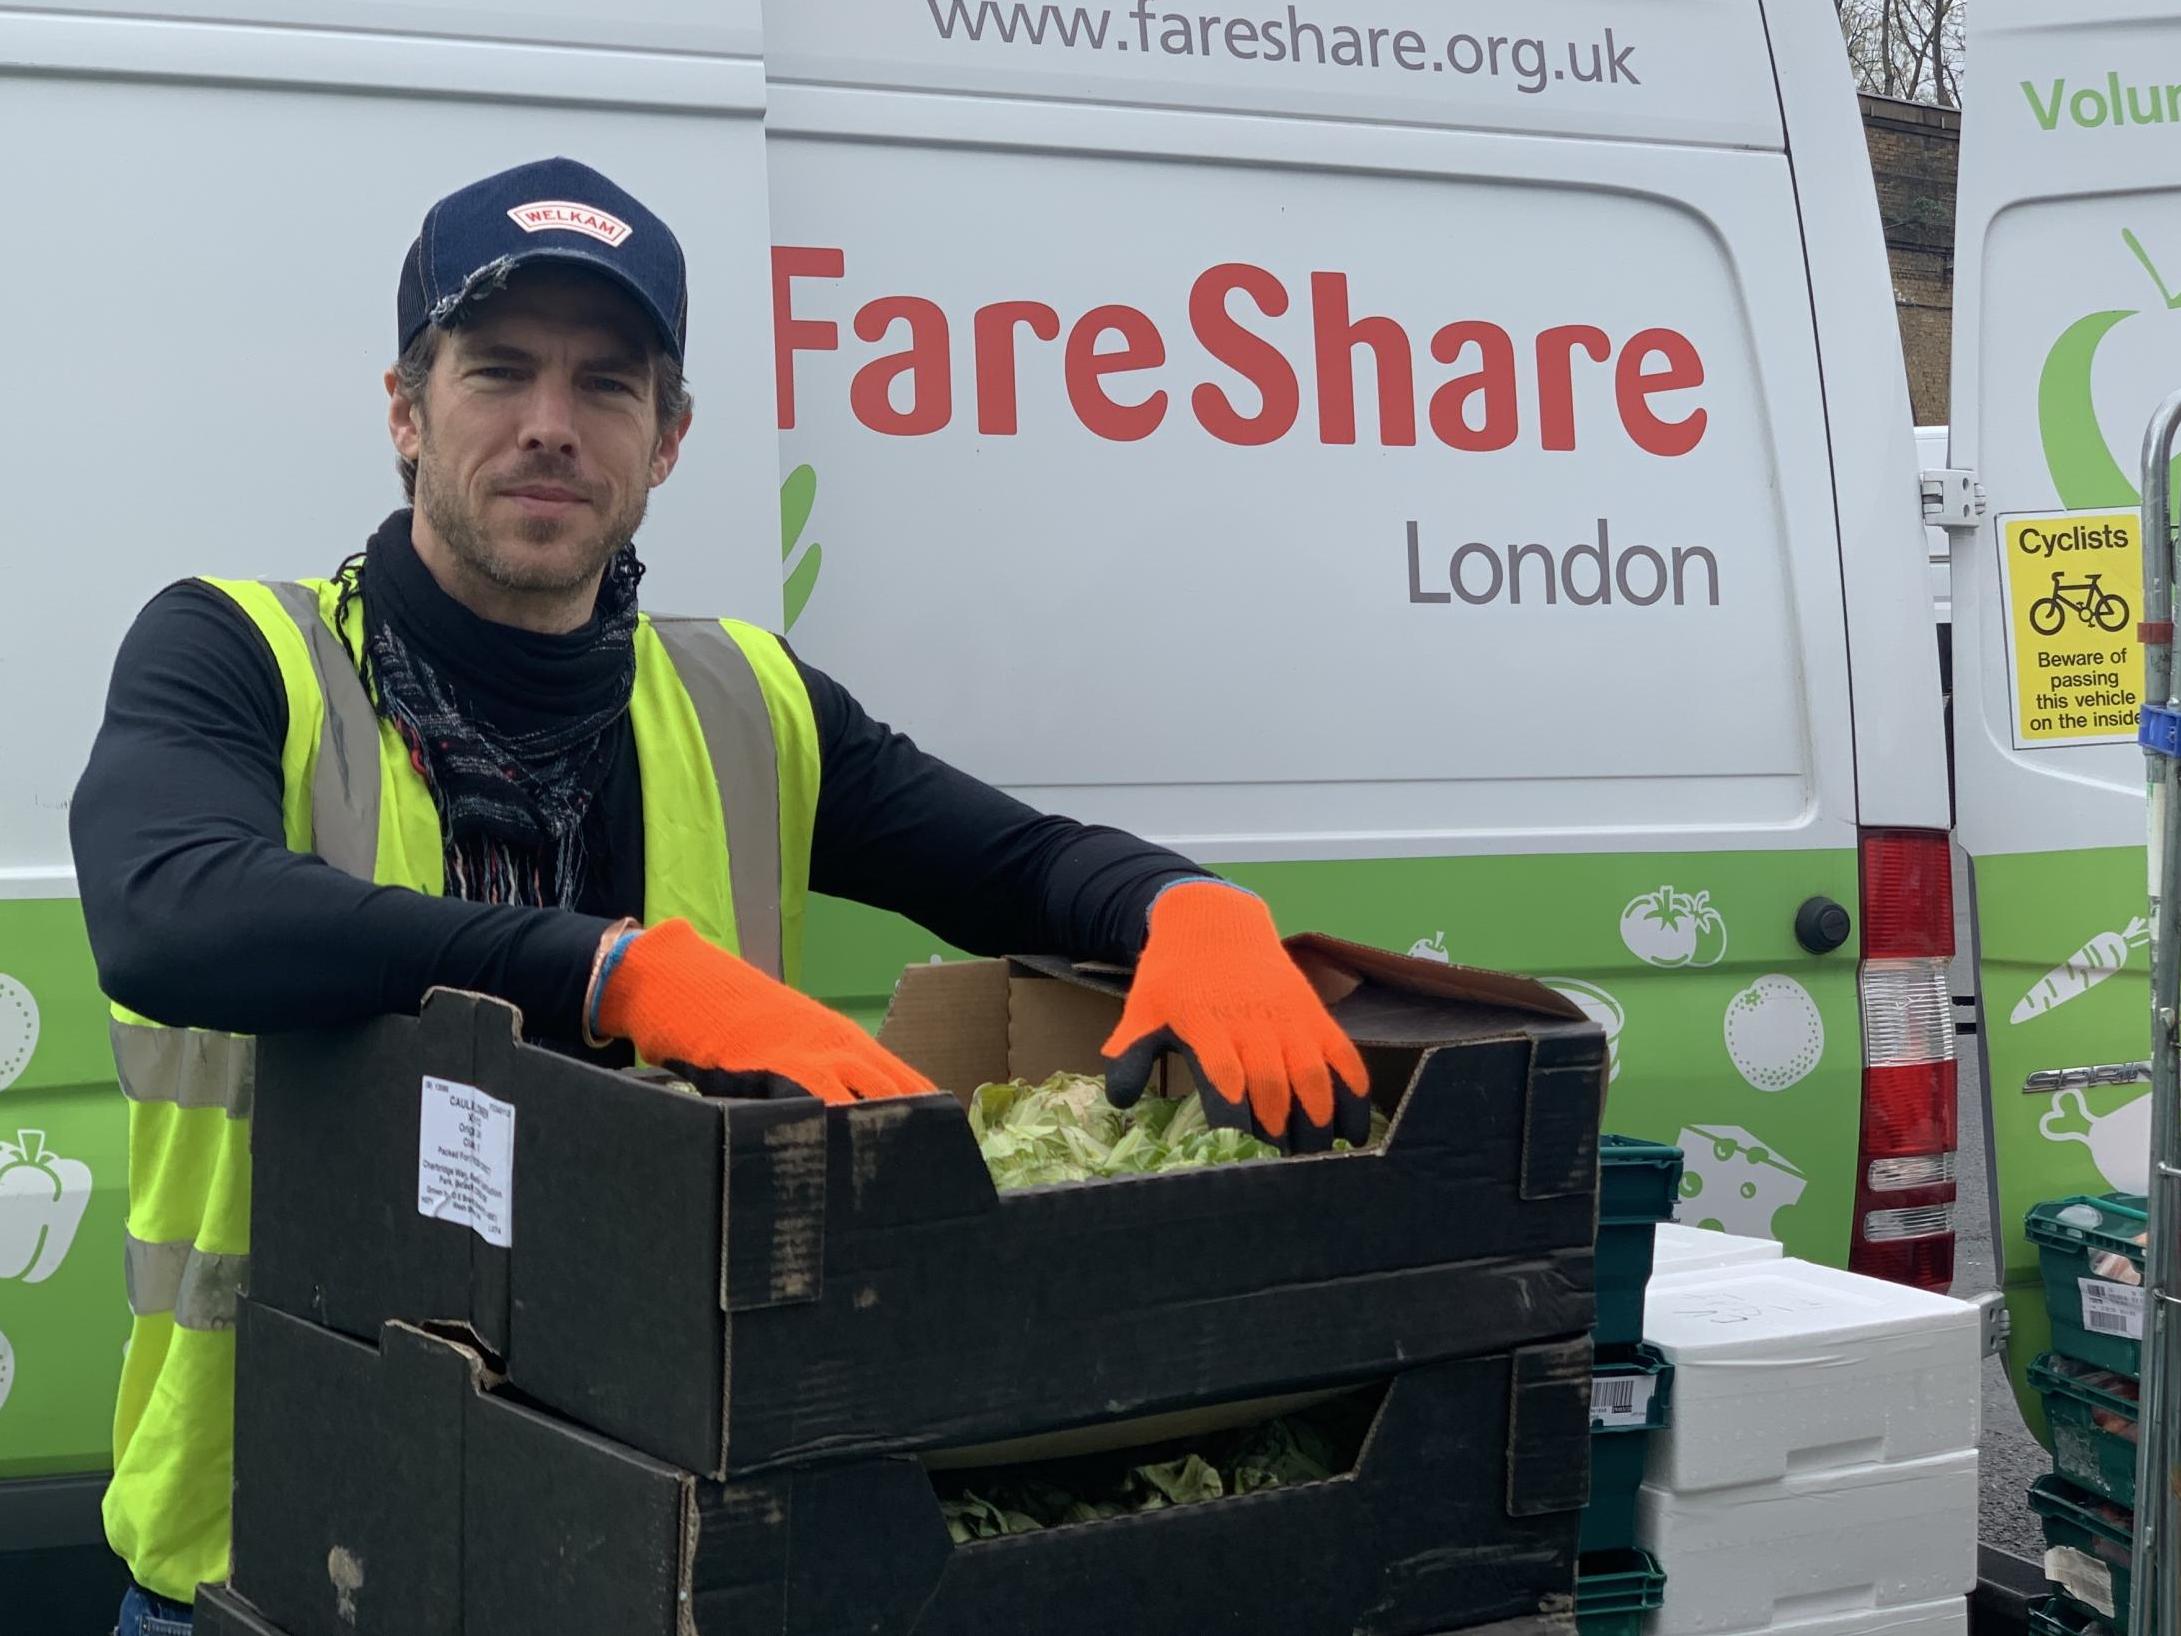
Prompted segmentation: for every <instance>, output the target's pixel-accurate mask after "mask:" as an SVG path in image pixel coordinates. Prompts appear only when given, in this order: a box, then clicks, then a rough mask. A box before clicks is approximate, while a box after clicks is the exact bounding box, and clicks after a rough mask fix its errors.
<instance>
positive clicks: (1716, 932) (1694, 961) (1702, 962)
mask: <svg viewBox="0 0 2181 1636" xmlns="http://www.w3.org/2000/svg"><path fill="white" fill-rule="evenodd" d="M1689 914H1690V917H1691V918H1692V919H1693V920H1694V921H1695V922H1696V952H1695V953H1694V954H1692V955H1690V956H1689V964H1690V965H1692V966H1716V965H1718V964H1719V962H1720V961H1722V960H1724V959H1725V958H1726V957H1727V923H1726V921H1725V920H1724V919H1723V918H1722V917H1721V916H1720V913H1719V911H1718V910H1717V909H1714V908H1713V907H1712V906H1711V894H1710V893H1709V892H1699V893H1697V894H1696V896H1695V897H1694V898H1693V899H1691V900H1690V903H1689Z"/></svg>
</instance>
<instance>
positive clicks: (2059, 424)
mask: <svg viewBox="0 0 2181 1636" xmlns="http://www.w3.org/2000/svg"><path fill="white" fill-rule="evenodd" d="M2120 236H2121V240H2122V242H2123V243H2125V244H2126V245H2127V246H2128V249H2129V252H2130V253H2131V254H2132V255H2134V257H2135V258H2136V260H2137V261H2139V262H2141V263H2142V264H2143V270H2144V271H2145V272H2146V273H2148V274H2150V276H2151V283H2152V284H2153V285H2154V286H2155V287H2156V288H2157V290H2158V294H2159V298H2160V300H2161V301H2162V302H2163V303H2164V305H2165V310H2166V311H2168V312H2172V311H2173V310H2174V309H2175V308H2176V307H2181V296H2177V295H2175V294H2174V293H2173V292H2171V291H2170V290H2168V289H2167V288H2166V281H2165V280H2164V279H2163V278H2161V277H2160V276H2159V272H2158V269H2157V268H2156V267H2155V266H2153V265H2152V264H2151V258H2150V256H2149V254H2148V253H2147V252H2146V251H2145V250H2144V248H2143V241H2142V240H2140V239H2138V238H2137V237H2136V235H2135V234H2134V233H2133V232H2132V231H2130V230H2128V229H2125V228H2124V229H2123V230H2122V231H2121V235H2120ZM2141 310H2142V309H2140V308H2137V307H2121V308H2115V309H2113V310H2111V311H2107V312H2094V313H2091V314H2089V315H2088V316H2086V317H2083V318H2078V319H2077V320H2076V321H2075V322H2074V323H2072V324H2070V325H2069V326H2068V327H2067V328H2066V330H2064V331H2063V332H2062V333H2061V335H2060V338H2059V339H2058V340H2057V341H2055V342H2054V343H2053V344H2052V350H2051V351H2050V352H2049V353H2047V354H2046V355H2045V367H2044V369H2043V371H2042V373H2041V374H2040V375H2039V376H2038V381H2037V432H2038V436H2039V438H2040V439H2042V441H2043V443H2044V447H2045V465H2046V467H2047V468H2048V469H2049V470H2050V471H2051V473H2052V483H2053V487H2054V488H2055V489H2057V490H2058V491H2059V495H2060V504H2061V505H2062V506H2064V507H2066V508H2067V509H2068V510H2070V511H2095V510H2099V509H2103V508H2107V507H2119V506H2132V505H2136V504H2139V503H2140V502H2141V500H2142V495H2141V494H2140V493H2139V492H2138V491H2137V488H2136V480H2135V478H2134V476H2133V475H2132V474H2131V473H2129V472H2128V471H2126V470H2124V469H2123V468H2122V466H2121V464H2120V462H2119V461H2117V460H2115V459H2114V458H2113V450H2112V446H2111V445H2110V444H2109V443H2107V442H2106V439H2105V433H2104V432H2103V431H2102V430H2101V429H2100V428H2099V426H2098V410H2097V405H2096V403H2095V402H2094V401H2093V399H2092V395H2091V374H2092V370H2093V367H2094V366H2095V365H2096V363H2097V358H2098V349H2099V347H2101V346H2102V345H2104V343H2105V338H2106V337H2107V336H2108V335H2110V334H2112V333H2113V331H2114V330H2116V329H2118V328H2119V327H2120V326H2121V325H2123V324H2125V323H2126V322H2127V321H2128V320H2129V319H2131V318H2134V317H2136V316H2138V315H2139V313H2140V312H2141ZM2143 412H2144V417H2145V418H2148V416H2149V414H2150V406H2149V405H2148V404H2146V405H2145V406H2144V411H2143ZM2175 467H2176V471H2177V472H2181V461H2177V462H2175Z"/></svg>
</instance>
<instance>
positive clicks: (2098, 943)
mask: <svg viewBox="0 0 2181 1636" xmlns="http://www.w3.org/2000/svg"><path fill="white" fill-rule="evenodd" d="M2150 942H2151V928H2150V923H2149V922H2148V921H2146V920H2144V919H2143V917H2142V916H2140V915H2138V916H2137V917H2136V918H2135V919H2133V920H2131V921H2129V922H2128V925H2127V927H2126V928H2125V929H2124V930H2122V931H2117V932H2100V933H2098V935H2097V936H2096V937H2093V938H2092V939H2091V940H2090V941H2089V942H2087V943H2085V944H2084V945H2083V946H2082V947H2081V948H2079V949H2077V950H2076V951H2075V952H2074V953H2073V954H2071V955H2069V956H2068V957H2067V963H2066V964H2065V965H2059V966H2054V967H2053V968H2052V970H2050V971H2048V972H2046V973H2045V975H2044V976H2042V977H2040V978H2039V979H2038V980H2037V981H2036V982H2035V983H2033V984H2031V985H2030V991H2029V992H2028V993H2027V994H2025V995H2023V996H2022V1000H2021V1003H2020V1004H2018V1005H2017V1006H2016V1007H2015V1008H2014V1014H2013V1016H2012V1017H2011V1018H2010V1019H2009V1020H2010V1021H2012V1022H2017V1023H2026V1022H2028V1021H2029V1020H2030V1019H2031V1018H2032V1017H2041V1016H2043V1015H2044V1014H2045V1013H2046V1012H2048V1011H2056V1010H2058V1009H2059V1008H2060V1007H2061V1006H2063V1005H2066V1004H2067V1002H2068V1001H2070V1000H2073V999H2076V998H2078V997H2080V996H2081V995H2084V994H2088V993H2089V992H2090V991H2091V990H2092V989H2094V988H2096V987H2097V986H2098V985H2099V984H2100V983H2102V982H2104V981H2105V980H2106V979H2107V978H2108V977H2110V976H2112V975H2113V974H2114V973H2115V972H2117V971H2120V970H2122V969H2124V968H2125V967H2126V966H2127V964H2128V951H2129V950H2130V949H2141V948H2148V947H2149V946H2150Z"/></svg>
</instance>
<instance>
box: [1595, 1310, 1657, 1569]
mask: <svg viewBox="0 0 2181 1636" xmlns="http://www.w3.org/2000/svg"><path fill="white" fill-rule="evenodd" d="M1673 1396H1674V1366H1673V1365H1672V1364H1671V1363H1669V1362H1667V1361H1666V1354H1665V1353H1663V1352H1661V1351H1659V1350H1658V1349H1657V1348H1656V1347H1651V1346H1638V1347H1633V1348H1630V1349H1628V1350H1625V1351H1623V1352H1620V1353H1618V1354H1615V1353H1611V1352H1606V1351H1604V1350H1603V1349H1601V1351H1600V1354H1599V1357H1598V1361H1597V1363H1596V1364H1594V1365H1593V1366H1592V1369H1591V1377H1590V1504H1589V1506H1588V1507H1587V1508H1586V1509H1585V1510H1584V1512H1583V1535H1582V1543H1581V1545H1580V1546H1579V1547H1578V1548H1579V1549H1580V1550H1582V1551H1583V1552H1584V1553H1585V1554H1588V1553H1591V1552H1595V1551H1629V1550H1633V1549H1634V1548H1635V1544H1636V1494H1637V1490H1639V1489H1641V1488H1642V1487H1643V1468H1644V1462H1645V1460H1646V1459H1647V1457H1648V1456H1649V1454H1650V1450H1651V1434H1652V1433H1653V1432H1655V1431H1657V1430H1659V1429H1660V1428H1661V1427H1663V1426H1665V1425H1667V1424H1668V1423H1669V1421H1670V1420H1671V1419H1672V1413H1673Z"/></svg>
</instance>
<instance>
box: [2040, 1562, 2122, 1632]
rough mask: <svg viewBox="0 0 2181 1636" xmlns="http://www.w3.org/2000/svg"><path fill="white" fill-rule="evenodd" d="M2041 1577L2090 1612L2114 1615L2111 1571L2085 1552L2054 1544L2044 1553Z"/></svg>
mask: <svg viewBox="0 0 2181 1636" xmlns="http://www.w3.org/2000/svg"><path fill="white" fill-rule="evenodd" d="M2045 1577H2046V1578H2047V1579H2049V1580H2051V1581H2052V1582H2053V1583H2054V1584H2055V1585H2057V1586H2059V1587H2060V1589H2062V1590H2063V1591H2066V1592H2067V1594H2068V1595H2070V1596H2072V1597H2074V1598H2075V1600H2076V1601H2078V1602H2080V1603H2082V1605H2083V1606H2084V1607H2086V1608H2088V1609H2090V1611H2091V1612H2093V1613H2102V1614H2104V1615H2105V1616H2106V1618H2108V1619H2111V1618H2114V1617H2116V1616H2117V1610H2116V1605H2115V1603H2114V1601H2113V1570H2112V1569H2111V1568H2109V1567H2108V1566H2106V1564H2104V1563H2102V1562H2100V1561H2099V1560H2098V1559H2097V1558H2096V1557H2094V1556H2092V1555H2090V1554H2089V1553H2088V1552H2086V1551H2078V1550H2076V1549H2075V1547H2074V1546H2072V1545H2055V1546H2054V1547H2053V1548H2052V1549H2051V1550H2049V1551H2047V1552H2046V1553H2045Z"/></svg>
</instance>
